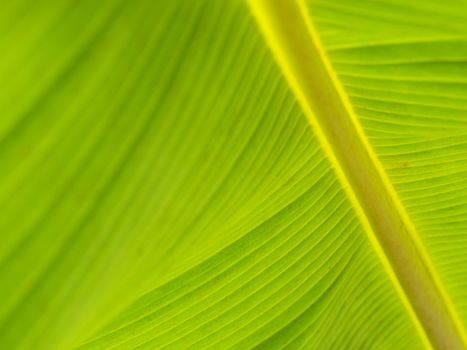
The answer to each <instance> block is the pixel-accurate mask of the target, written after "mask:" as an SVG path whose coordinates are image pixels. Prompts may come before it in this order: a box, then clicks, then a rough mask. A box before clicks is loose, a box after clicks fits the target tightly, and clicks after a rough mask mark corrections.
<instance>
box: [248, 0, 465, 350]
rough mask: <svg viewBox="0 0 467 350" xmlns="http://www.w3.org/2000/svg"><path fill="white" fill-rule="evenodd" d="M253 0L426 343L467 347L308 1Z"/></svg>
mask: <svg viewBox="0 0 467 350" xmlns="http://www.w3.org/2000/svg"><path fill="white" fill-rule="evenodd" d="M247 1H248V3H249V5H250V7H251V9H252V12H253V15H254V17H255V18H256V20H257V22H258V24H259V26H260V28H261V31H262V32H263V35H264V37H265V39H266V41H267V43H268V45H269V46H270V48H271V50H272V52H273V55H274V57H275V59H276V61H277V63H278V65H279V66H280V68H281V70H282V73H283V74H284V76H285V78H286V79H287V81H288V83H289V85H290V88H291V89H292V91H293V92H294V94H295V96H296V98H297V100H298V101H299V103H300V105H301V107H302V109H303V111H304V112H305V114H306V116H307V117H308V119H309V121H310V123H311V124H312V126H313V127H314V129H315V132H316V135H317V137H318V138H319V140H320V142H321V144H322V146H323V148H324V150H325V152H326V153H327V155H328V156H329V159H330V160H331V163H332V164H333V166H334V168H335V170H336V173H337V175H338V177H339V180H340V181H341V183H342V184H343V186H344V188H345V190H346V192H347V194H348V196H349V198H350V200H351V201H352V203H353V205H354V207H355V209H356V212H357V214H358V216H359V217H360V220H361V221H362V223H363V225H364V226H365V228H366V231H367V232H368V233H369V238H370V240H371V241H372V243H373V245H374V247H375V249H376V251H377V254H378V255H379V256H380V257H381V260H382V262H383V265H384V266H385V268H386V270H387V272H388V274H389V276H390V278H391V280H392V281H393V283H394V286H395V288H396V289H397V291H398V292H399V293H400V295H401V298H402V300H403V302H404V304H405V305H406V307H407V308H408V310H409V313H410V314H411V316H412V318H413V319H414V321H415V324H416V327H417V329H418V330H419V331H420V334H421V336H422V338H423V339H424V341H425V344H426V345H427V346H430V344H431V345H432V346H433V347H434V348H436V349H450V350H456V349H465V348H467V345H466V344H467V340H466V336H465V334H464V331H463V328H462V326H461V323H460V321H459V320H458V317H457V315H456V313H455V310H454V308H453V306H452V304H451V302H450V300H449V298H448V296H447V294H446V292H445V291H444V289H443V286H442V284H441V283H440V281H439V278H438V276H437V274H436V272H435V270H434V268H433V266H432V264H431V262H430V259H429V257H428V255H427V253H426V252H425V250H424V247H423V246H422V244H421V243H420V241H419V238H418V235H417V232H416V230H415V228H414V225H413V224H412V222H411V221H410V219H409V217H408V215H407V213H406V211H405V209H404V207H403V206H402V204H401V202H400V200H399V198H398V196H397V194H396V192H395V191H394V189H393V187H392V185H391V183H390V181H389V179H388V177H387V175H386V173H385V171H384V169H383V167H382V165H381V164H380V162H379V160H378V158H377V157H376V155H375V153H374V151H373V149H372V148H371V145H370V144H369V142H368V140H367V138H366V136H365V134H364V132H363V129H362V127H361V126H360V124H359V121H358V120H357V118H356V116H355V114H354V112H353V109H352V107H351V105H350V103H349V101H348V98H347V96H346V94H345V93H344V91H343V89H342V87H341V85H340V82H339V81H338V79H337V77H336V75H335V74H334V72H333V70H332V67H331V66H330V63H329V62H328V60H327V57H326V55H325V53H324V50H323V49H322V46H321V44H320V43H319V39H318V36H317V34H316V32H315V30H314V28H313V26H312V23H311V20H310V17H309V15H308V12H307V10H306V6H305V4H304V3H303V1H300V0H298V2H297V1H295V0H247ZM425 336H426V338H425ZM427 338H428V339H429V343H428V342H427Z"/></svg>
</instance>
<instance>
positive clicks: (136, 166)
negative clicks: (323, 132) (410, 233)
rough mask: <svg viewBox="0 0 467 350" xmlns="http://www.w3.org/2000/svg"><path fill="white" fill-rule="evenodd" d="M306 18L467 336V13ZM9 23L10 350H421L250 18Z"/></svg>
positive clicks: (380, 5)
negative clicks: (466, 77)
mask: <svg viewBox="0 0 467 350" xmlns="http://www.w3.org/2000/svg"><path fill="white" fill-rule="evenodd" d="M306 5H307V6H308V9H309V16H310V18H311V19H312V21H313V23H314V25H315V26H316V28H317V32H318V34H319V36H320V39H321V41H322V43H323V49H324V50H325V52H326V55H327V56H328V57H329V60H330V62H331V64H332V67H333V69H334V70H335V73H336V74H337V76H338V78H339V80H340V82H341V83H342V85H343V87H344V90H345V93H346V94H347V95H348V97H349V99H350V101H351V104H352V107H353V108H354V111H355V113H356V115H357V116H358V118H359V121H360V122H361V124H362V126H363V130H364V132H365V134H366V135H367V136H368V138H369V140H370V143H371V146H372V147H373V149H374V152H375V154H376V155H377V157H378V159H379V160H380V161H381V163H382V165H383V167H384V169H385V171H386V172H387V174H388V176H389V179H390V180H391V183H392V184H393V186H394V188H395V190H396V192H397V194H398V196H399V197H400V199H401V202H402V204H403V205H404V207H405V209H406V210H407V213H408V214H409V216H410V218H411V220H412V221H413V223H414V226H415V228H416V230H417V233H418V234H419V237H420V240H421V242H422V244H423V246H424V248H425V249H426V251H427V253H428V255H429V257H430V259H431V261H432V262H433V266H434V268H435V270H436V272H437V274H438V275H439V278H440V281H441V282H442V285H443V287H445V289H446V291H447V294H448V296H449V298H450V300H452V303H453V306H454V308H455V310H456V312H457V313H458V315H459V317H460V319H461V322H463V323H464V324H465V323H466V322H467V304H466V302H465V301H466V300H467V284H466V283H467V282H466V281H467V279H466V278H465V275H466V266H467V261H466V259H467V258H466V256H465V253H464V252H465V251H467V239H466V234H467V221H466V220H467V215H466V214H467V202H466V198H467V176H466V170H467V168H466V167H467V166H466V164H467V163H466V159H467V143H466V141H467V119H466V117H465V110H466V109H467V105H466V104H467V100H466V99H465V91H466V86H467V85H465V84H467V81H465V82H464V81H463V80H465V78H464V76H465V67H466V65H465V62H466V58H467V46H466V43H467V41H466V40H467V37H466V36H465V33H466V29H467V28H466V26H467V21H466V20H465V19H466V18H465V17H467V9H466V7H465V4H464V5H462V4H461V3H456V2H455V1H453V6H446V4H443V5H442V6H441V5H440V4H439V3H437V2H434V1H433V2H430V1H429V2H424V3H420V2H416V1H409V2H407V1H404V2H402V1H400V2H399V1H398V0H396V1H391V2H386V1H383V0H381V1H360V2H355V1H351V0H339V1H337V0H332V1H328V0H327V1H321V0H309V1H308V2H307V3H306ZM455 5H456V6H455ZM455 7H456V8H457V7H458V8H461V10H458V9H456V8H455ZM1 8H2V10H1V11H0V50H1V52H5V53H6V54H5V55H2V57H0V77H1V81H3V82H6V83H5V84H4V86H3V87H1V88H0V109H1V110H2V117H1V118H0V205H1V208H0V237H1V241H2V244H1V245H0V300H1V302H0V348H1V349H3V348H5V349H76V348H79V349H229V348H236V349H249V348H253V347H258V348H263V349H282V348H288V349H341V348H342V349H395V348H400V349H419V348H420V349H421V348H424V347H427V346H429V344H428V342H427V339H425V334H424V333H423V332H421V330H420V327H419V325H418V321H417V320H416V317H415V316H414V315H413V313H411V311H410V305H408V303H407V301H406V300H405V299H404V295H403V291H401V290H400V288H399V287H398V285H397V283H394V278H393V277H391V276H390V275H388V269H387V268H384V267H383V264H384V263H383V264H382V262H381V259H380V255H381V252H378V251H375V247H374V246H373V245H372V244H371V243H370V241H369V239H368V232H367V231H368V229H367V228H366V227H365V225H362V223H361V221H360V219H359V217H358V215H357V214H356V208H355V205H354V203H353V202H352V201H351V200H349V198H348V194H347V193H346V191H345V189H344V188H343V186H342V183H341V182H340V181H339V178H338V176H337V175H336V169H335V167H334V165H333V163H332V162H331V161H330V160H329V158H328V155H327V153H326V152H325V150H323V145H322V143H321V141H320V140H319V138H317V136H316V134H315V132H314V130H313V129H312V128H311V127H310V126H309V123H308V121H307V118H306V116H305V114H304V112H303V110H302V109H301V107H300V105H299V103H298V102H297V99H296V96H294V94H293V91H292V90H291V89H290V86H289V85H288V83H287V81H286V79H284V77H283V75H282V73H281V70H280V68H279V66H278V65H277V64H276V61H275V58H274V57H273V55H272V54H271V51H270V50H269V48H268V46H267V43H266V42H265V40H264V38H263V36H262V35H261V33H260V30H259V28H258V25H257V23H256V21H255V19H254V17H253V16H252V13H251V9H250V8H249V6H248V4H247V3H246V2H244V1H242V0H228V1H216V0H197V1H191V0H190V1H185V0H174V1H167V2H163V1H153V0H135V1H118V0H103V1H99V2H96V1H91V0H83V1H72V0H63V1H56V0H44V1H41V2H32V1H30V0H18V1H10V2H6V3H5V4H1Z"/></svg>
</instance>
